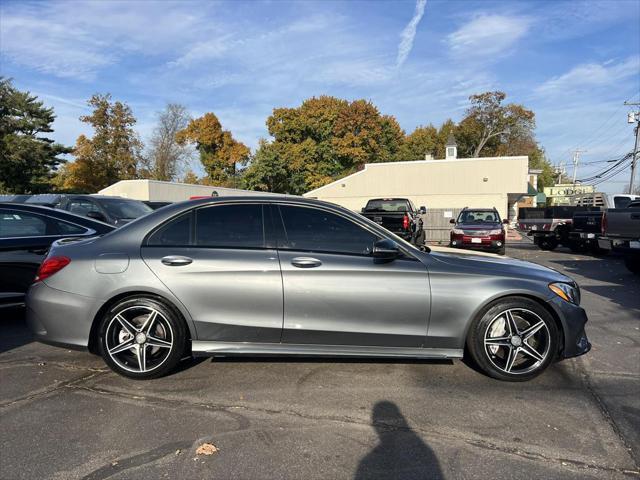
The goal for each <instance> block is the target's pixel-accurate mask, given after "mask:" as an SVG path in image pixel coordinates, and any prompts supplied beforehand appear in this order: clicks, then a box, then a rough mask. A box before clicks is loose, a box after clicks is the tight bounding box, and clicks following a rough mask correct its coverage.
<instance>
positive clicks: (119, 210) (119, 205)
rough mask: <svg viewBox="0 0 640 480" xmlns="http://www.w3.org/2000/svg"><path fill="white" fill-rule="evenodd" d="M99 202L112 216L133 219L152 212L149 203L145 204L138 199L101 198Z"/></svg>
mask: <svg viewBox="0 0 640 480" xmlns="http://www.w3.org/2000/svg"><path fill="white" fill-rule="evenodd" d="M100 204H101V205H102V207H103V208H104V209H105V210H106V211H107V213H108V214H109V215H111V216H112V217H114V218H123V219H133V218H138V217H142V216H143V215H146V214H147V213H151V212H153V209H152V208H151V207H150V206H149V205H145V204H144V203H142V202H140V201H138V200H127V199H124V198H108V199H107V198H101V199H100Z"/></svg>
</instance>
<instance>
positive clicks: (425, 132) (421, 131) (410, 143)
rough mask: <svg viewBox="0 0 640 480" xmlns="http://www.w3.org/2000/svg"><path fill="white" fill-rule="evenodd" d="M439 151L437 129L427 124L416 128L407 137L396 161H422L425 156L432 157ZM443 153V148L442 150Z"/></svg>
mask: <svg viewBox="0 0 640 480" xmlns="http://www.w3.org/2000/svg"><path fill="white" fill-rule="evenodd" d="M437 150H439V138H438V129H437V128H436V127H434V126H433V125H431V124H429V125H427V126H426V127H423V126H420V127H417V128H416V129H415V130H414V131H413V132H411V133H410V134H409V135H407V136H406V137H405V139H404V142H403V143H402V146H401V148H400V153H399V154H398V160H405V161H411V160H423V159H424V158H425V155H433V156H434V158H435V155H436V151H437ZM442 150H443V151H444V148H443V149H442Z"/></svg>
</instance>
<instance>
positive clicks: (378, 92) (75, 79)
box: [0, 0, 640, 192]
mask: <svg viewBox="0 0 640 480" xmlns="http://www.w3.org/2000/svg"><path fill="white" fill-rule="evenodd" d="M0 8H1V11H0V62H1V63H0V71H1V73H2V75H5V76H9V77H13V79H14V81H15V84H16V86H17V87H19V88H21V89H27V90H30V91H31V92H33V93H35V94H37V95H38V96H40V97H41V98H42V99H43V100H44V101H45V102H46V104H47V105H50V106H53V107H54V108H55V112H56V114H57V116H58V118H57V120H56V123H55V129H56V131H55V133H54V137H55V138H56V140H58V141H60V142H62V143H65V144H68V145H72V144H73V143H74V142H75V139H76V137H77V136H78V135H79V134H80V133H86V132H87V129H86V127H85V126H84V125H83V124H81V123H80V122H79V121H78V117H79V116H80V115H82V114H84V113H86V112H87V108H86V104H85V102H86V99H87V98H89V97H90V96H91V94H93V93H96V92H110V93H111V94H112V95H113V97H114V98H116V99H119V100H123V101H126V102H127V103H128V104H129V105H131V107H132V108H133V110H134V113H135V115H136V116H137V118H138V122H139V123H138V130H139V132H140V134H141V136H142V138H143V140H144V139H146V138H148V136H149V134H150V132H151V130H152V129H153V124H154V121H155V113H156V112H157V111H158V110H160V109H162V108H163V106H164V105H165V104H166V103H167V102H178V103H182V104H184V105H185V106H187V108H188V109H189V110H190V112H191V113H192V115H194V116H198V115H201V114H202V113H204V112H207V111H213V112H215V113H216V114H217V115H218V117H219V118H220V120H221V121H222V123H223V126H224V127H225V128H228V129H230V130H231V131H232V132H233V134H234V135H235V136H236V137H237V138H239V139H240V140H242V141H243V142H245V143H247V144H248V145H249V146H251V147H255V146H256V145H257V142H258V139H259V138H261V137H267V135H268V134H267V131H266V128H265V124H264V122H265V120H266V118H267V116H268V115H269V114H270V113H271V110H272V109H273V108H274V107H281V106H296V105H299V104H300V102H301V101H302V100H303V99H305V98H308V97H310V96H314V95H321V94H329V95H335V96H339V97H343V98H349V99H355V98H367V99H370V100H371V101H373V102H374V103H375V104H376V105H377V106H378V107H379V108H380V110H381V112H382V113H385V114H392V115H395V116H396V118H397V119H398V121H399V122H400V124H401V126H402V127H403V128H404V129H405V131H407V132H411V131H412V130H413V129H414V128H415V127H416V126H418V125H421V124H427V123H430V122H431V123H434V124H436V125H437V124H440V123H441V122H442V121H443V120H445V119H446V118H448V117H451V118H453V119H454V120H459V119H460V118H461V116H462V115H463V113H464V109H465V107H466V106H467V97H468V96H469V95H470V94H472V93H478V92H482V91H486V90H493V89H500V90H503V91H505V92H507V94H508V95H509V97H508V98H509V100H511V101H514V102H518V103H523V104H525V105H526V106H527V107H529V108H531V109H533V110H534V111H535V112H536V115H537V124H538V128H537V137H538V140H539V141H540V143H541V144H542V145H543V146H544V147H545V148H546V150H547V152H548V155H549V157H550V159H551V161H552V162H553V163H558V162H560V161H563V160H564V161H568V160H569V159H570V153H569V152H570V151H571V150H573V149H575V148H576V147H580V148H582V149H586V150H587V152H586V153H584V154H583V156H582V160H583V162H584V163H585V165H584V166H583V167H581V168H580V170H579V174H578V177H582V176H586V175H588V174H589V173H591V172H595V171H597V170H599V169H601V168H602V164H591V165H589V164H588V162H595V161H599V160H606V159H609V158H615V157H618V156H621V155H622V154H624V153H626V152H628V151H630V150H631V149H632V147H633V132H632V126H631V125H628V124H627V123H626V114H627V111H628V107H624V106H623V105H622V103H623V102H624V101H625V100H628V99H631V100H632V101H640V1H638V0H629V1H612V0H610V1H602V2H600V1H596V0H592V1H585V2H582V1H570V2H561V1H532V2H526V1H503V2H492V1H479V2H475V1H462V0H457V1H456V0H454V1H435V0H427V2H426V5H425V4H424V3H423V2H422V1H421V0H419V1H418V2H417V3H416V2H415V1H407V2H402V1H393V2H385V1H371V2H358V1H349V2H338V1H323V2H312V1H299V2H284V1H275V0H272V1H265V2H239V1H233V2H175V3H173V2H169V1H161V2H153V1H140V2H135V1H129V2H125V1H111V2H109V1H97V0H96V1H92V2H82V1H71V2H44V3H35V2H26V1H21V2H11V1H6V0H3V1H2V2H1V3H0ZM626 181H628V175H626V174H625V175H620V176H618V177H616V178H615V179H613V181H611V182H608V183H606V184H605V185H604V187H605V188H604V189H605V190H606V191H610V192H614V191H621V190H622V189H623V188H624V183H625V182H626Z"/></svg>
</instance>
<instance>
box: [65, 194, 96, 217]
mask: <svg viewBox="0 0 640 480" xmlns="http://www.w3.org/2000/svg"><path fill="white" fill-rule="evenodd" d="M67 210H69V211H70V212H71V213H75V214H77V215H82V216H86V215H87V213H89V212H92V211H94V210H97V208H96V207H94V205H93V203H92V202H90V201H89V200H82V199H79V198H78V199H73V200H71V201H70V202H69V205H68V207H67Z"/></svg>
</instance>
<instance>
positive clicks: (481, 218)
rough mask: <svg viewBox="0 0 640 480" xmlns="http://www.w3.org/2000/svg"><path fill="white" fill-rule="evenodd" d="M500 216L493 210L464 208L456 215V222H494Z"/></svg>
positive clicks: (498, 220)
mask: <svg viewBox="0 0 640 480" xmlns="http://www.w3.org/2000/svg"><path fill="white" fill-rule="evenodd" d="M496 222H500V217H499V216H498V214H497V213H496V212H494V211H493V210H464V211H463V212H461V213H460V216H459V217H458V223H496Z"/></svg>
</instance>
